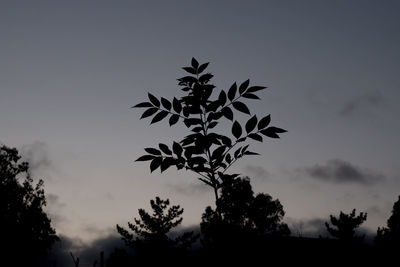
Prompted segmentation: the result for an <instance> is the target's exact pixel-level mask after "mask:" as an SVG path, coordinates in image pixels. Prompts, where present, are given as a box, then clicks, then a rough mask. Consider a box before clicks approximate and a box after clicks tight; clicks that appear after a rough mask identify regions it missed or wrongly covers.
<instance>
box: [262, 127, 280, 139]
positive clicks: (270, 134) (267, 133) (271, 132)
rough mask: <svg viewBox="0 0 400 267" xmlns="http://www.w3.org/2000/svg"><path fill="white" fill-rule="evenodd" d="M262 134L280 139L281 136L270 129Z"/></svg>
mask: <svg viewBox="0 0 400 267" xmlns="http://www.w3.org/2000/svg"><path fill="white" fill-rule="evenodd" d="M260 133H262V134H263V135H265V136H268V137H270V138H279V135H278V134H277V133H276V132H275V131H273V130H271V129H270V128H267V129H264V130H261V131H260Z"/></svg>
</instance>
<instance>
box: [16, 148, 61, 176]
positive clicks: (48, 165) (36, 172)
mask: <svg viewBox="0 0 400 267" xmlns="http://www.w3.org/2000/svg"><path fill="white" fill-rule="evenodd" d="M20 150H21V155H22V159H23V160H25V161H27V162H28V163H29V170H30V172H31V173H32V174H33V176H48V175H45V174H47V173H48V172H49V171H50V172H54V171H56V170H57V168H56V167H55V164H54V162H53V160H52V159H51V157H50V155H49V150H48V146H47V144H46V143H44V142H40V141H35V142H33V143H32V144H28V145H23V146H22V147H21V149H20ZM46 179H49V177H46Z"/></svg>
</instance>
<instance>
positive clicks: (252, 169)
mask: <svg viewBox="0 0 400 267" xmlns="http://www.w3.org/2000/svg"><path fill="white" fill-rule="evenodd" d="M244 170H245V172H246V173H249V174H250V175H251V176H254V177H256V178H265V179H269V178H270V177H271V174H270V173H269V172H268V171H267V170H266V169H264V167H262V166H253V165H247V166H245V167H244Z"/></svg>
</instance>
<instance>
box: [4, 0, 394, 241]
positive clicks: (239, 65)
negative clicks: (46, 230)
mask: <svg viewBox="0 0 400 267" xmlns="http://www.w3.org/2000/svg"><path fill="white" fill-rule="evenodd" d="M399 14H400V2H399V1H365V0H363V1H349V0H346V1H11V0H10V1H7V0H3V1H1V2H0V125H1V128H0V142H1V143H3V144H5V145H7V146H12V147H17V148H19V149H20V151H21V152H22V153H23V154H24V156H25V159H27V160H28V161H29V162H30V163H31V166H32V171H33V173H34V176H35V177H36V178H43V179H44V180H45V191H46V193H47V195H48V207H47V210H48V212H49V214H50V216H51V217H52V218H53V222H54V226H55V227H56V230H57V232H58V233H60V234H63V235H66V236H68V237H71V238H80V239H82V240H84V241H90V240H94V239H96V238H99V237H101V236H104V235H107V234H110V233H115V224H117V223H118V224H122V225H126V222H127V221H128V220H129V221H132V220H133V217H136V216H137V209H138V208H146V209H148V208H149V200H150V199H152V198H154V197H155V196H157V195H158V196H160V197H163V198H167V197H168V198H170V200H171V201H172V202H173V203H175V204H180V205H181V206H182V207H183V208H184V209H185V213H184V221H183V224H184V225H185V226H191V225H196V224H198V223H199V222H200V218H201V214H202V212H203V211H204V209H205V207H206V206H207V205H212V204H213V200H214V198H213V193H212V191H211V190H210V189H209V188H206V187H204V186H202V185H201V184H200V182H199V181H197V180H196V176H195V175H194V174H192V173H189V172H185V171H183V172H179V173H178V172H176V171H175V170H174V169H172V168H171V169H170V170H168V171H167V172H165V173H163V174H159V172H155V173H153V174H150V171H149V166H148V163H142V162H141V163H137V162H136V163H135V162H134V160H135V159H136V158H137V157H138V156H140V155H142V154H143V148H144V147H149V146H154V144H156V143H158V142H164V143H168V144H172V141H173V140H180V139H181V138H182V137H183V136H184V135H185V134H186V133H187V132H186V131H185V130H184V128H181V127H176V128H169V127H168V125H167V123H160V124H156V125H152V126H149V121H148V120H139V117H140V111H139V110H133V109H130V107H131V106H133V105H134V104H137V103H139V102H142V101H143V100H145V99H146V97H147V92H152V93H153V94H155V95H157V96H165V97H167V98H172V97H173V96H180V95H181V92H180V90H179V89H178V86H177V84H176V78H179V77H181V76H182V75H184V72H183V70H182V69H181V67H184V66H187V65H188V64H189V62H190V59H191V58H192V57H193V56H194V57H196V58H197V59H198V60H199V61H200V62H210V66H209V71H211V72H212V73H213V74H214V75H215V78H214V79H213V81H214V84H215V85H216V86H217V88H220V89H226V88H229V86H230V85H231V84H232V83H233V82H234V81H238V82H242V81H244V80H246V79H248V78H250V81H251V84H256V85H264V86H268V88H269V89H268V90H265V91H263V92H262V93H261V94H260V96H261V98H262V101H259V102H254V101H253V102H251V103H250V104H249V106H251V107H252V110H253V112H254V113H255V114H258V115H259V117H260V116H263V115H267V114H271V116H272V122H273V124H274V125H276V126H278V127H282V128H285V129H287V130H288V133H286V134H283V135H282V138H281V139H279V140H273V139H268V140H266V141H265V142H264V143H262V144H260V143H251V145H252V147H253V150H256V151H257V152H259V153H261V154H262V156H259V157H248V158H246V159H243V160H242V161H241V162H240V163H238V164H237V165H236V166H235V168H234V169H233V170H232V171H235V172H240V173H242V174H243V175H247V176H249V177H251V181H252V185H253V189H254V191H255V192H265V193H269V194H271V195H272V196H273V197H274V198H279V200H280V201H281V202H282V204H283V206H284V209H285V211H286V218H285V220H286V222H288V224H289V226H291V227H292V231H293V232H294V233H302V232H306V231H307V229H306V228H307V227H312V226H313V225H314V224H313V222H316V221H321V219H323V220H328V218H329V214H337V213H339V211H340V210H343V211H344V212H350V211H351V210H352V209H353V208H356V209H357V210H358V211H365V212H367V213H368V220H367V222H366V223H365V226H366V227H367V228H369V229H370V230H371V231H376V228H377V227H378V226H383V225H385V224H386V220H387V218H388V217H389V216H390V211H391V208H392V205H393V203H394V202H395V201H396V200H397V196H398V195H399V194H400V164H399V156H398V155H399V145H398V137H399V136H400V121H399V116H398V115H399V114H400V107H399V105H398V103H399V100H400V73H399V70H400V49H399V47H400V16H399Z"/></svg>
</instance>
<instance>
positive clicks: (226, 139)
mask: <svg viewBox="0 0 400 267" xmlns="http://www.w3.org/2000/svg"><path fill="white" fill-rule="evenodd" d="M218 138H219V140H221V142H222V143H223V144H224V145H226V146H227V147H231V145H232V140H231V139H230V138H229V137H227V136H224V135H220V136H219V137H218Z"/></svg>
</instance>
